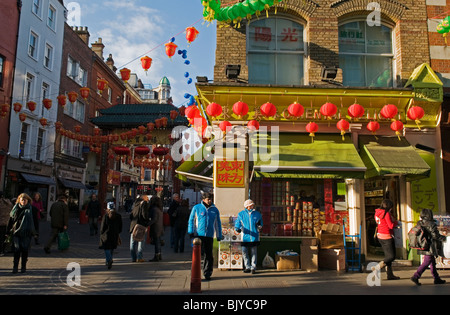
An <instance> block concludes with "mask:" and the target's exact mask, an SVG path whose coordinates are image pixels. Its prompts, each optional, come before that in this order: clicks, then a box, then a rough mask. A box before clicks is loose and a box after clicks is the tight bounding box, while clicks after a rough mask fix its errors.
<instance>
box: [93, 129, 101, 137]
mask: <svg viewBox="0 0 450 315" xmlns="http://www.w3.org/2000/svg"><path fill="white" fill-rule="evenodd" d="M99 134H100V128H97V127H95V128H94V135H95V136H98V135H99Z"/></svg>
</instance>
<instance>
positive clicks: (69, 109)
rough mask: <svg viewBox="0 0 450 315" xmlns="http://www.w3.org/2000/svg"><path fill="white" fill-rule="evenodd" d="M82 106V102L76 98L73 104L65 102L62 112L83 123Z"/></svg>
mask: <svg viewBox="0 0 450 315" xmlns="http://www.w3.org/2000/svg"><path fill="white" fill-rule="evenodd" d="M84 108H85V106H84V104H83V103H82V102H80V101H79V100H76V101H75V102H74V103H73V104H72V103H71V102H67V104H66V106H64V114H66V115H67V116H70V117H72V118H74V119H76V120H78V121H79V122H82V123H84Z"/></svg>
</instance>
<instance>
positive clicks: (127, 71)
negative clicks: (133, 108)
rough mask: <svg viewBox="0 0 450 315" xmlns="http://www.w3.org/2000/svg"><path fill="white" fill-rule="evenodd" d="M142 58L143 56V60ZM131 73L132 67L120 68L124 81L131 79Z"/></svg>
mask: <svg viewBox="0 0 450 315" xmlns="http://www.w3.org/2000/svg"><path fill="white" fill-rule="evenodd" d="M142 58H144V57H142ZM142 58H141V62H142ZM150 62H151V59H150ZM149 68H150V67H149ZM147 70H148V68H147ZM147 70H145V71H147ZM130 74H131V70H130V69H128V68H123V69H120V77H121V78H122V81H124V82H125V83H126V82H128V80H130Z"/></svg>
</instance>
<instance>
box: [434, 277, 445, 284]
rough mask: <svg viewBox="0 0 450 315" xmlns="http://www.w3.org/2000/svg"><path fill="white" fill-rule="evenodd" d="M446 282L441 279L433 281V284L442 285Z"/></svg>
mask: <svg viewBox="0 0 450 315" xmlns="http://www.w3.org/2000/svg"><path fill="white" fill-rule="evenodd" d="M445 282H446V281H445V280H443V279H441V278H436V279H434V284H444V283H445Z"/></svg>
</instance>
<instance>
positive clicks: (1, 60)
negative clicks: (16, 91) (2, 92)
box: [0, 56, 5, 88]
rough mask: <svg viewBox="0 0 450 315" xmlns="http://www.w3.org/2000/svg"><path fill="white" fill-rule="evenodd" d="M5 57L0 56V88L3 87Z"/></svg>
mask: <svg viewBox="0 0 450 315" xmlns="http://www.w3.org/2000/svg"><path fill="white" fill-rule="evenodd" d="M4 65H5V57H3V56H0V88H1V87H3V75H4V72H5V70H4Z"/></svg>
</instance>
